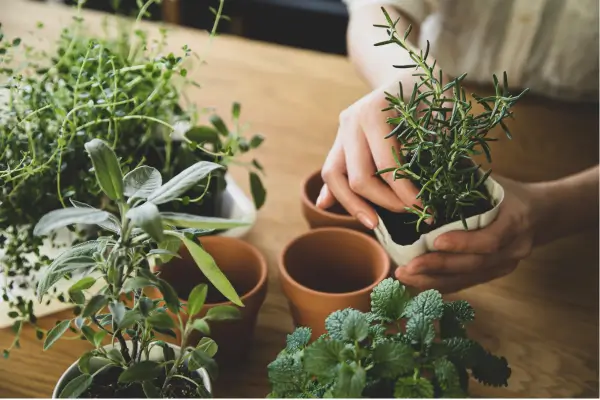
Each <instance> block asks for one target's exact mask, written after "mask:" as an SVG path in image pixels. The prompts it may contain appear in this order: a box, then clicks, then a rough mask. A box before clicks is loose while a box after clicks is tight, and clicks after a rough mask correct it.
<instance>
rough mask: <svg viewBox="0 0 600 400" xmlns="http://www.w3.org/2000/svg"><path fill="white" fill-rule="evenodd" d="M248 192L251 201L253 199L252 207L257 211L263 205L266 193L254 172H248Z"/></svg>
mask: <svg viewBox="0 0 600 400" xmlns="http://www.w3.org/2000/svg"><path fill="white" fill-rule="evenodd" d="M250 191H251V192H252V199H254V206H255V207H256V209H257V210H260V209H261V207H262V206H263V205H264V204H265V200H266V198H267V191H266V189H265V187H264V185H263V183H262V180H261V179H260V176H258V174H256V173H255V172H250Z"/></svg>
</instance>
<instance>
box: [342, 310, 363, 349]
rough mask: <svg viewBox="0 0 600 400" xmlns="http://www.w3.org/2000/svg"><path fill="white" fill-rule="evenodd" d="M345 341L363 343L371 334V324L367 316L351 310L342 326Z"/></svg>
mask: <svg viewBox="0 0 600 400" xmlns="http://www.w3.org/2000/svg"><path fill="white" fill-rule="evenodd" d="M342 334H343V336H344V340H349V341H359V342H360V341H362V340H364V339H365V338H366V337H367V335H368V334H369V323H368V322H367V318H366V317H365V314H364V313H362V312H360V311H358V310H350V312H349V313H348V315H347V316H346V319H345V320H344V322H343V324H342Z"/></svg>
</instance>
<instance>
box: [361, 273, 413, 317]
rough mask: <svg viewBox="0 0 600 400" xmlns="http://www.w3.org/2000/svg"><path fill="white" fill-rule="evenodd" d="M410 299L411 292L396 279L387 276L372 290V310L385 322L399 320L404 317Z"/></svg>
mask: <svg viewBox="0 0 600 400" xmlns="http://www.w3.org/2000/svg"><path fill="white" fill-rule="evenodd" d="M409 300H410V293H409V292H408V290H406V288H405V287H404V286H403V285H402V284H401V283H400V282H398V281H397V280H396V279H392V278H387V279H384V280H383V281H382V282H381V283H379V284H378V285H377V286H375V287H374V288H373V292H371V312H372V313H373V314H374V315H375V316H376V318H377V319H379V320H382V321H384V322H392V321H397V320H399V319H400V318H401V317H402V314H403V313H404V309H405V307H406V305H407V304H408V302H409Z"/></svg>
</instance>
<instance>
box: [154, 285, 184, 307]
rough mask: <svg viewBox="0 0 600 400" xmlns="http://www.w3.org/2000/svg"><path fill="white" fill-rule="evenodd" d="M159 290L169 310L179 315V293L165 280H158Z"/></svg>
mask: <svg viewBox="0 0 600 400" xmlns="http://www.w3.org/2000/svg"><path fill="white" fill-rule="evenodd" d="M158 289H160V292H161V293H162V295H163V298H164V300H165V303H166V304H167V308H168V309H169V310H171V312H173V313H174V314H178V313H179V308H180V302H179V297H178V296H177V292H176V291H175V289H173V286H171V285H170V284H169V283H168V282H167V281H165V280H163V279H159V280H158Z"/></svg>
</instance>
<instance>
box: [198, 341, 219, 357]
mask: <svg viewBox="0 0 600 400" xmlns="http://www.w3.org/2000/svg"><path fill="white" fill-rule="evenodd" d="M196 348H197V349H200V350H202V351H203V352H205V353H206V354H208V356H209V357H214V356H215V354H217V351H218V350H219V346H218V345H217V343H215V341H214V340H212V339H211V338H209V337H203V338H202V339H200V341H199V342H198V345H197V346H196Z"/></svg>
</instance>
